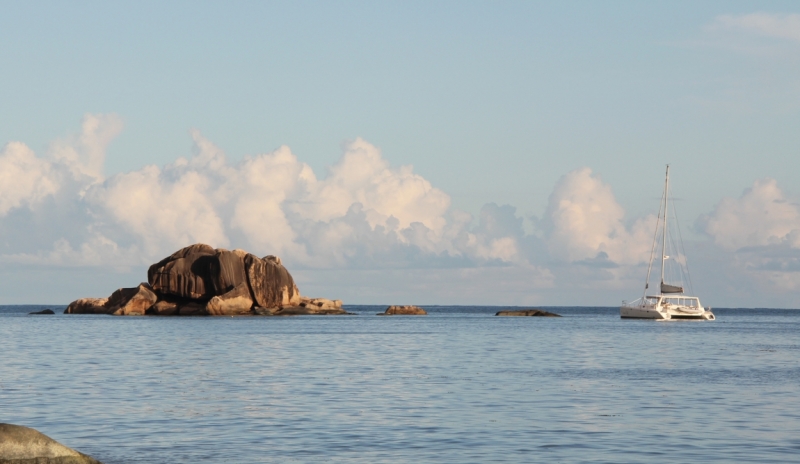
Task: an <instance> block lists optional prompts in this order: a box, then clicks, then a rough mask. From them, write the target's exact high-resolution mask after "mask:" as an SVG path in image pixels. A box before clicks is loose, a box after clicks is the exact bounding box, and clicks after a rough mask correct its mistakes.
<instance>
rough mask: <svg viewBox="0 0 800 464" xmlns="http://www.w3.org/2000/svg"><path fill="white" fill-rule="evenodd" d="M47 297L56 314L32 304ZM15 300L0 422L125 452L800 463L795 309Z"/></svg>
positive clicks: (105, 452) (225, 457)
mask: <svg viewBox="0 0 800 464" xmlns="http://www.w3.org/2000/svg"><path fill="white" fill-rule="evenodd" d="M46 307H47V308H52V309H53V310H55V311H56V312H57V314H56V315H55V316H33V315H28V314H27V313H28V312H31V311H38V310H41V309H44V308H46ZM385 308H386V306H385V305H384V306H346V309H347V310H348V311H351V312H354V313H356V314H355V315H353V316H297V317H284V318H270V317H234V318H230V317H228V318H224V317H197V318H186V317H184V318H178V317H160V318H159V317H113V316H95V315H63V314H61V312H62V311H63V309H64V306H41V305H30V306H0V422H8V423H14V424H20V425H25V426H29V427H33V428H35V429H37V430H39V431H41V432H43V433H45V434H47V435H49V436H50V437H52V438H54V439H56V440H58V441H60V442H61V443H63V444H65V445H67V446H70V447H72V448H75V449H78V450H80V451H82V452H84V453H87V454H89V455H91V456H93V457H95V458H96V459H99V460H100V461H102V462H104V463H105V464H114V463H159V464H163V463H238V464H243V463H278V462H280V463H284V462H314V463H317V462H347V463H383V462H386V463H406V462H426V463H427V462H431V463H469V462H475V463H483V462H493V463H503V462H509V463H519V462H548V463H558V462H564V463H573V462H575V463H577V462H581V463H627V462H631V463H640V462H648V463H653V462H658V463H670V462H675V463H686V462H726V463H729V462H740V463H741V462H758V463H768V462H776V463H777V462H780V463H785V462H800V311H797V310H780V309H715V310H714V312H715V314H716V316H717V320H716V321H712V322H705V321H672V322H656V321H641V320H622V319H620V318H619V310H618V308H606V307H598V308H588V307H581V308H571V307H543V308H542V309H545V310H547V311H551V312H556V313H558V314H561V315H563V316H564V317H562V318H535V317H494V313H495V312H496V311H498V310H500V309H503V308H501V307H489V306H474V307H471V306H427V307H426V309H427V310H428V312H429V315H428V316H392V317H376V316H375V314H376V313H378V312H382V311H383V310H384V309H385Z"/></svg>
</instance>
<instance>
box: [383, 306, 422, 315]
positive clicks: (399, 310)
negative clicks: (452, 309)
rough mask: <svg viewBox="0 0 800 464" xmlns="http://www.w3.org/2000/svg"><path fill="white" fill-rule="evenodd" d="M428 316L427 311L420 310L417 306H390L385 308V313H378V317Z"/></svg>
mask: <svg viewBox="0 0 800 464" xmlns="http://www.w3.org/2000/svg"><path fill="white" fill-rule="evenodd" d="M426 314H428V312H427V311H425V310H424V309H422V308H420V307H419V306H413V305H406V306H398V305H392V306H389V307H388V308H386V311H384V312H382V313H378V316H397V315H405V316H425V315H426Z"/></svg>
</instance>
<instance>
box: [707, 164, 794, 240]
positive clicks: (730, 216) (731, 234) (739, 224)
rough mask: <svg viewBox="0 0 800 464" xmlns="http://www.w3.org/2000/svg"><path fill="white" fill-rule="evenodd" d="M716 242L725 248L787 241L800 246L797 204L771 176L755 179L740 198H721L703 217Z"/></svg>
mask: <svg viewBox="0 0 800 464" xmlns="http://www.w3.org/2000/svg"><path fill="white" fill-rule="evenodd" d="M702 222H703V223H704V224H702V225H701V226H703V227H704V230H705V231H706V233H708V234H709V235H710V236H711V237H712V238H713V240H714V243H716V244H717V245H719V246H721V247H723V248H726V249H728V250H736V249H740V248H743V247H758V246H767V245H781V244H787V245H789V246H790V247H792V248H800V207H799V206H798V203H797V202H796V200H792V199H790V198H788V197H787V195H786V194H785V193H784V192H783V191H782V190H781V189H780V188H779V187H778V183H777V182H776V181H775V180H774V179H761V180H757V181H756V182H755V183H754V184H753V186H752V187H751V188H749V189H747V190H745V191H744V193H742V195H741V196H740V197H739V198H724V199H722V201H720V202H719V203H718V204H717V205H716V207H715V208H714V211H713V212H712V213H711V214H710V215H708V216H706V217H705V218H703V219H702Z"/></svg>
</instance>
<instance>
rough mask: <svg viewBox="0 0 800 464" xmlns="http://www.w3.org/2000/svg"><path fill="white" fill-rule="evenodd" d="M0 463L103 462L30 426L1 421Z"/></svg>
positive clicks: (73, 463) (65, 463) (97, 463)
mask: <svg viewBox="0 0 800 464" xmlns="http://www.w3.org/2000/svg"><path fill="white" fill-rule="evenodd" d="M0 463H2V464H5V463H9V464H11V463H14V464H102V463H100V461H98V460H96V459H94V458H92V457H91V456H87V455H85V454H83V453H80V452H78V451H75V450H74V449H71V448H68V447H66V446H64V445H62V444H61V443H59V442H57V441H55V440H53V439H52V438H50V437H48V436H47V435H45V434H43V433H41V432H39V431H37V430H34V429H32V428H29V427H23V426H21V425H13V424H1V423H0Z"/></svg>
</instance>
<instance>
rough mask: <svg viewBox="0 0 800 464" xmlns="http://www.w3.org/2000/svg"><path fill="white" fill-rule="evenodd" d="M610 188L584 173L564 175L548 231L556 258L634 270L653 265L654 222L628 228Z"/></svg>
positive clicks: (550, 203) (550, 205) (648, 220)
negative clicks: (627, 266)
mask: <svg viewBox="0 0 800 464" xmlns="http://www.w3.org/2000/svg"><path fill="white" fill-rule="evenodd" d="M624 217H625V211H624V210H623V208H622V206H620V205H619V203H617V200H616V198H615V197H614V194H613V192H612V191H611V187H610V186H608V185H607V184H605V183H603V181H602V180H601V179H600V178H599V177H597V176H593V175H592V171H591V170H590V169H589V168H582V169H578V170H575V171H572V172H570V173H569V174H566V175H564V176H563V177H561V179H560V180H559V181H558V183H557V184H556V186H555V188H554V189H553V193H552V194H551V195H550V198H549V201H548V205H547V212H546V213H545V221H544V223H545V227H546V229H547V243H548V247H549V250H550V253H551V254H552V256H553V257H555V258H557V259H561V260H564V261H573V262H574V261H580V260H590V259H595V258H597V257H598V256H599V257H602V258H604V259H608V260H609V261H611V262H613V263H617V264H630V265H635V264H638V263H641V262H644V261H645V260H647V259H649V252H650V247H651V245H652V241H653V231H654V230H655V229H654V227H655V221H656V219H655V216H648V217H646V218H643V219H639V220H637V221H635V222H634V223H633V225H632V226H631V227H630V229H629V228H628V227H626V225H625V222H624Z"/></svg>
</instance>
